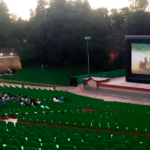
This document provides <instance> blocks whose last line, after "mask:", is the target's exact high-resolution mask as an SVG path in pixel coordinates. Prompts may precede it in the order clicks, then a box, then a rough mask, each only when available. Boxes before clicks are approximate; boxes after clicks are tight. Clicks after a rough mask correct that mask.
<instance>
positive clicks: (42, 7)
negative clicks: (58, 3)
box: [35, 0, 48, 13]
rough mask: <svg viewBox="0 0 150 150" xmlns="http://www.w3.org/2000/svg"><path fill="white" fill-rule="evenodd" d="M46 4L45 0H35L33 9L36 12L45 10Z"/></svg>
mask: <svg viewBox="0 0 150 150" xmlns="http://www.w3.org/2000/svg"><path fill="white" fill-rule="evenodd" d="M47 5H48V2H47V1H46V0H38V1H37V7H36V9H35V11H36V13H38V12H41V11H43V10H45V8H46V6H47Z"/></svg>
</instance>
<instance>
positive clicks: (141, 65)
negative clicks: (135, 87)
mask: <svg viewBox="0 0 150 150" xmlns="http://www.w3.org/2000/svg"><path fill="white" fill-rule="evenodd" d="M131 74H143V75H150V43H131Z"/></svg>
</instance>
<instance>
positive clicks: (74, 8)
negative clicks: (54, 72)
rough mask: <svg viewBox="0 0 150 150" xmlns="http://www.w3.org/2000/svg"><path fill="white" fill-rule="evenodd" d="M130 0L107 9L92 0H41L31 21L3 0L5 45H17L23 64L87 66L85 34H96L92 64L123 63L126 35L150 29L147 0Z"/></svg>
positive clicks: (0, 30)
mask: <svg viewBox="0 0 150 150" xmlns="http://www.w3.org/2000/svg"><path fill="white" fill-rule="evenodd" d="M130 1H131V2H130V3H131V5H130V6H129V7H125V8H120V9H112V10H110V11H108V10H107V9H106V8H98V9H92V8H91V6H90V5H89V2H88V1H87V0H75V1H72V0H70V1H67V0H50V1H49V2H47V1H46V0H38V2H37V7H36V9H35V11H34V10H32V9H30V19H29V21H26V20H23V19H21V18H17V16H16V15H15V14H9V10H8V8H7V6H6V4H5V3H4V2H3V1H1V2H0V47H15V48H16V50H17V53H18V54H19V56H20V57H21V59H22V63H23V64H24V65H29V64H33V62H34V63H45V64H49V65H50V66H64V65H66V64H67V65H73V66H74V65H80V66H86V65H87V44H86V41H85V40H84V37H85V36H91V37H92V39H91V40H90V41H89V51H90V65H91V68H92V69H96V70H98V71H101V70H113V69H121V68H124V35H126V34H128V35H131V34H134V35H143V34H144V35H149V34H150V28H149V26H150V19H149V18H150V12H149V3H148V1H147V0H130ZM25 39H26V41H27V42H25ZM114 56H115V57H114ZM106 64H107V65H106Z"/></svg>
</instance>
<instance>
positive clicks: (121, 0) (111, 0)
mask: <svg viewBox="0 0 150 150" xmlns="http://www.w3.org/2000/svg"><path fill="white" fill-rule="evenodd" d="M3 1H4V2H5V3H6V4H7V6H8V8H9V11H10V13H14V14H16V15H17V16H18V17H21V18H23V19H24V20H28V19H29V17H30V12H29V10H30V8H32V9H33V10H35V8H36V5H37V0H3ZM89 3H90V5H91V7H92V8H94V9H95V8H99V7H106V8H108V9H111V8H122V7H126V6H129V2H128V0H89Z"/></svg>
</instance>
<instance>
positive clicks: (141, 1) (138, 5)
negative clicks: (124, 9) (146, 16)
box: [129, 0, 149, 11]
mask: <svg viewBox="0 0 150 150" xmlns="http://www.w3.org/2000/svg"><path fill="white" fill-rule="evenodd" d="M129 2H131V4H130V9H131V10H132V11H138V10H142V11H145V10H146V9H147V8H148V5H149V1H148V0H129Z"/></svg>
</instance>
